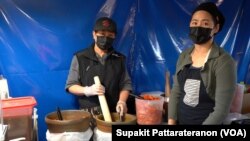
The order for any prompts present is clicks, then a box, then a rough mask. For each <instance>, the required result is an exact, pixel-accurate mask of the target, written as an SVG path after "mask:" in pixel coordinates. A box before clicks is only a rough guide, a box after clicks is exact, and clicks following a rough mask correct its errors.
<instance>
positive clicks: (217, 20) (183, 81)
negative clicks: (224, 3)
mask: <svg viewBox="0 0 250 141" xmlns="http://www.w3.org/2000/svg"><path fill="white" fill-rule="evenodd" d="M224 22H225V19H224V16H223V15H222V13H221V12H220V11H219V9H218V8H217V6H216V5H215V4H214V3H212V2H207V3H202V4H201V5H199V6H198V7H197V8H196V9H195V10H194V11H193V13H192V19H191V21H190V25H189V27H190V33H189V37H190V38H191V40H192V41H193V43H194V46H193V47H191V48H188V49H186V50H185V51H183V52H182V53H181V54H180V56H179V59H178V62H177V66H176V73H175V78H174V85H173V88H172V90H171V95H170V100H169V105H168V119H169V120H168V124H169V125H173V124H200V125H201V124H203V125H206V124H222V122H223V120H224V119H225V118H226V116H227V114H228V113H229V111H230V105H231V102H232V99H233V97H234V92H235V88H236V80H237V79H236V66H235V62H234V60H233V58H232V57H231V56H230V55H229V54H228V53H227V52H226V51H224V49H223V48H221V47H219V46H218V45H217V44H216V43H215V42H214V36H215V35H216V34H217V33H218V32H220V31H221V30H222V27H223V25H224Z"/></svg>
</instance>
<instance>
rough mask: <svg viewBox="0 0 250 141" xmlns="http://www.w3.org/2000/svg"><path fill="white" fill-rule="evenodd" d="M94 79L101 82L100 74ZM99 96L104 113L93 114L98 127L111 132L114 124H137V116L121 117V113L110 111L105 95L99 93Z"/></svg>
mask: <svg viewBox="0 0 250 141" xmlns="http://www.w3.org/2000/svg"><path fill="white" fill-rule="evenodd" d="M94 81H95V84H100V80H99V77H98V76H95V77H94ZM98 98H99V102H100V106H101V109H102V113H103V114H101V115H94V116H93V117H94V119H95V120H96V124H97V129H99V130H100V131H103V132H107V133H111V132H112V128H111V127H112V125H116V124H119V125H128V124H136V116H134V115H130V114H125V115H124V116H123V117H121V116H120V115H119V113H110V111H109V108H108V105H107V101H106V98H105V95H98Z"/></svg>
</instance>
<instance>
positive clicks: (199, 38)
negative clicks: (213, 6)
mask: <svg viewBox="0 0 250 141" xmlns="http://www.w3.org/2000/svg"><path fill="white" fill-rule="evenodd" d="M211 32H212V28H204V27H190V33H189V37H190V38H191V39H192V40H193V42H194V43H195V44H203V43H206V42H207V41H208V40H210V39H211V38H212V37H211V36H210V34H211Z"/></svg>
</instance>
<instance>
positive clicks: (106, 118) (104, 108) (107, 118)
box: [94, 76, 112, 122]
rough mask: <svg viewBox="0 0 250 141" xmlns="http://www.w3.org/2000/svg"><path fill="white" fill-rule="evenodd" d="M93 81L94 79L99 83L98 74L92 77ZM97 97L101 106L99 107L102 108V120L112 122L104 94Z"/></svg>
mask: <svg viewBox="0 0 250 141" xmlns="http://www.w3.org/2000/svg"><path fill="white" fill-rule="evenodd" d="M94 81H95V84H101V82H100V79H99V77H98V76H95V77H94ZM98 99H99V102H100V106H101V109H102V114H103V117H104V121H108V122H112V118H111V115H110V111H109V107H108V104H107V101H106V97H105V95H104V94H103V95H98Z"/></svg>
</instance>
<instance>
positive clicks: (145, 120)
mask: <svg viewBox="0 0 250 141" xmlns="http://www.w3.org/2000/svg"><path fill="white" fill-rule="evenodd" d="M145 95H148V96H149V99H139V98H136V99H135V105H136V117H137V123H138V124H139V125H157V124H161V123H162V113H163V103H164V97H162V96H158V95H156V96H155V95H151V94H146V93H144V94H143V95H141V96H142V97H144V96H145ZM144 98H145V97H144Z"/></svg>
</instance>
